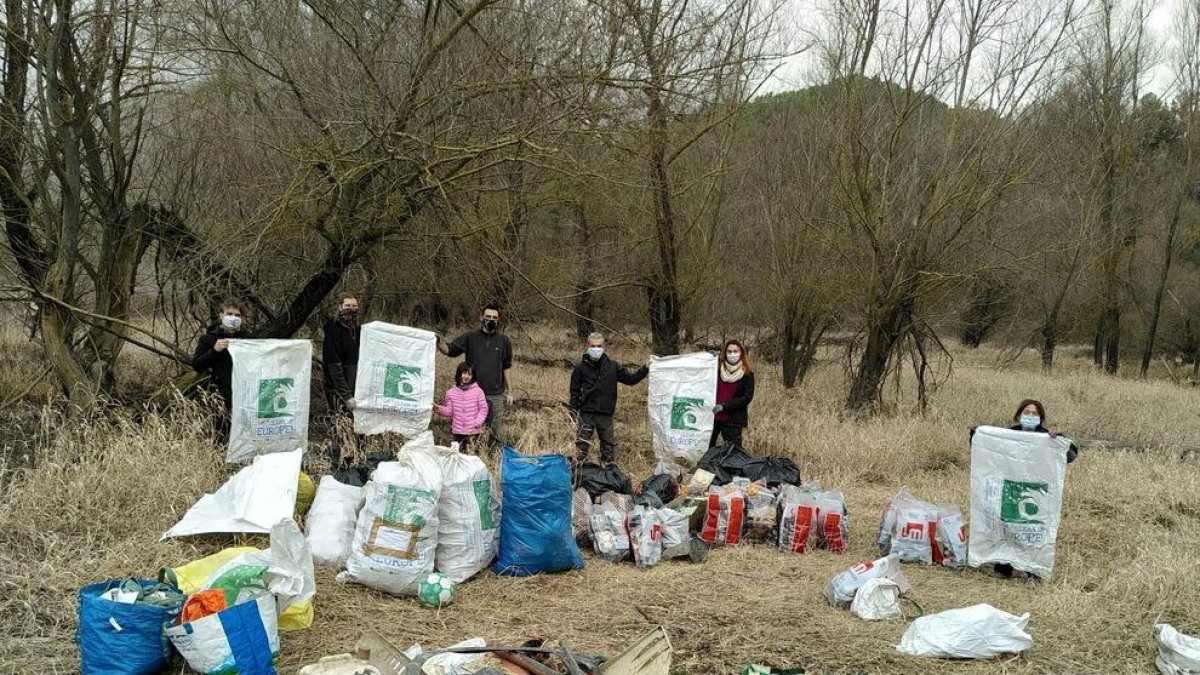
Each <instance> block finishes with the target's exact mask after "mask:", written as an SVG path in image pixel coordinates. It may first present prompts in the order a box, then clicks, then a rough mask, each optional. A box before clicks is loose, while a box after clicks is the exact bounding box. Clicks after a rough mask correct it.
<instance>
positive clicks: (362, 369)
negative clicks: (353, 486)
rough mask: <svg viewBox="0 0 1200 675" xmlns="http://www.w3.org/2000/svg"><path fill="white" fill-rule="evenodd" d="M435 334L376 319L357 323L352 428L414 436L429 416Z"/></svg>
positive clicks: (371, 432)
mask: <svg viewBox="0 0 1200 675" xmlns="http://www.w3.org/2000/svg"><path fill="white" fill-rule="evenodd" d="M436 352H437V336H436V335H434V334H433V333H431V332H429V331H427V330H421V329H419V328H409V327H407V326H396V325H394V324H390V323H384V322H382V321H372V322H370V323H366V324H363V327H362V337H361V342H360V343H359V349H358V371H357V375H356V377H355V381H354V400H355V402H356V404H357V405H355V407H354V432H355V433H358V434H382V433H385V432H389V431H394V432H397V433H401V434H404V435H405V436H415V435H417V434H419V433H421V432H422V431H425V430H426V429H428V428H429V419H430V417H431V415H432V414H433V389H434V379H433V368H434V360H435V356H436Z"/></svg>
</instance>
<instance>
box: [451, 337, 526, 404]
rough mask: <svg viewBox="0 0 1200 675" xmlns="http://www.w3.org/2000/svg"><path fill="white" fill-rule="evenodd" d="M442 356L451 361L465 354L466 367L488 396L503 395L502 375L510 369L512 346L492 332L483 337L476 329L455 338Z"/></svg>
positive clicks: (505, 338) (506, 339)
mask: <svg viewBox="0 0 1200 675" xmlns="http://www.w3.org/2000/svg"><path fill="white" fill-rule="evenodd" d="M446 352H447V353H446V355H447V356H449V357H450V358H454V357H456V356H459V355H461V354H466V356H467V359H466V360H467V363H469V364H471V368H472V369H473V370H474V371H475V381H476V382H477V383H479V388H480V389H482V390H483V393H484V394H487V395H488V396H496V395H498V394H503V393H504V392H505V386H504V371H506V370H508V369H509V368H512V342H510V341H509V339H508V336H507V335H505V334H503V333H501V332H499V331H496V332H495V333H485V332H483V330H482V329H479V328H476V329H475V330H472V331H467V332H466V333H463V334H462V335H459V336H458V337H457V338H455V339H454V342H451V343H450V344H449V345H446Z"/></svg>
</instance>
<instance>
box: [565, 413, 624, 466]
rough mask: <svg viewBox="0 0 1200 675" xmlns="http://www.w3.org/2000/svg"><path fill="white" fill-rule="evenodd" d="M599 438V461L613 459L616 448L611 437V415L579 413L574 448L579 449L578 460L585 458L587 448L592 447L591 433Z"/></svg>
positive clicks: (610, 460)
mask: <svg viewBox="0 0 1200 675" xmlns="http://www.w3.org/2000/svg"><path fill="white" fill-rule="evenodd" d="M593 433H594V434H595V435H596V436H598V437H599V438H600V461H602V462H604V463H605V464H608V463H610V462H612V461H614V459H615V457H616V454H617V449H616V441H615V440H614V438H613V416H612V415H599V414H597V413H579V428H578V430H577V432H576V433H575V448H576V449H577V450H578V451H579V461H580V462H583V461H584V460H585V459H587V456H588V450H590V449H591V447H592V434H593Z"/></svg>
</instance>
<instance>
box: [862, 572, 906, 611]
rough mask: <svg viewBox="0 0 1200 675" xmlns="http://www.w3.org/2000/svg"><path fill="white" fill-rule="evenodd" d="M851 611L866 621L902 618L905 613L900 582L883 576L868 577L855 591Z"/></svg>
mask: <svg viewBox="0 0 1200 675" xmlns="http://www.w3.org/2000/svg"><path fill="white" fill-rule="evenodd" d="M850 611H851V612H854V614H855V615H856V616H857V617H858V618H860V619H864V620H866V621H882V620H884V619H899V618H901V617H902V616H904V614H903V612H901V611H900V584H897V583H896V582H894V581H892V580H891V579H886V578H882V577H879V578H875V579H868V580H867V582H866V583H864V584H863V585H862V587H861V588H859V589H858V591H857V592H855V593H854V600H853V601H851V602H850Z"/></svg>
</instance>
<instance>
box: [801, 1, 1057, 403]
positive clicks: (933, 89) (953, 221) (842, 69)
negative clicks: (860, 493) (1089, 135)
mask: <svg viewBox="0 0 1200 675" xmlns="http://www.w3.org/2000/svg"><path fill="white" fill-rule="evenodd" d="M961 7H962V8H964V9H965V11H967V12H968V13H971V12H974V13H976V14H979V15H978V16H971V17H968V18H967V19H966V20H964V19H963V17H962V16H960V15H959V14H956V13H955V12H954V11H953V9H952V6H951V5H949V4H948V3H946V2H944V1H942V0H930V1H929V2H925V3H916V4H914V3H900V2H897V3H885V2H880V1H877V0H856V1H848V2H841V3H837V4H836V5H834V7H833V8H832V9H831V10H830V11H829V12H828V13H827V16H826V20H827V25H826V30H825V32H824V35H823V38H822V43H821V44H822V51H823V54H824V61H825V64H826V67H827V72H828V74H829V81H830V82H831V83H833V85H834V86H836V88H837V92H838V95H837V97H835V98H834V99H833V102H832V103H831V107H830V109H829V119H830V120H832V121H833V123H834V124H835V125H836V133H837V135H840V136H841V137H842V138H843V139H844V141H843V142H842V143H840V144H838V145H836V146H834V147H833V148H831V150H830V151H829V156H828V159H827V160H826V161H827V163H828V167H829V170H830V172H831V173H833V174H834V175H835V176H836V177H837V179H836V180H837V188H836V190H834V191H833V192H832V193H831V195H830V199H831V200H833V202H834V209H833V211H834V213H837V214H841V215H840V216H838V217H835V218H834V219H833V220H832V222H831V223H830V225H829V226H830V228H831V229H832V230H833V231H834V233H835V234H837V236H836V237H835V240H837V241H839V242H841V243H840V246H841V251H842V256H841V258H842V261H843V262H844V263H845V264H846V265H847V267H848V268H849V269H850V270H852V271H853V273H854V274H855V275H856V277H857V279H858V281H859V284H860V287H861V288H862V289H863V296H862V298H861V300H860V311H861V314H862V320H863V324H864V328H863V332H862V334H861V338H860V342H859V343H858V347H857V349H856V350H855V351H854V352H853V353H852V359H853V366H852V382H851V385H850V391H849V394H848V396H847V400H846V408H847V410H848V411H849V412H850V413H852V414H863V413H869V412H872V411H874V410H877V409H878V407H879V405H880V402H881V397H882V387H883V383H884V381H885V379H886V377H887V374H888V373H889V370H890V369H891V368H893V367H896V366H898V364H899V360H894V355H895V354H897V353H898V352H899V351H901V350H903V349H904V348H905V346H906V345H907V346H908V347H909V348H910V349H911V350H912V351H911V353H912V355H913V363H914V369H915V371H916V374H917V382H918V393H919V398H920V399H921V401H922V403H923V402H924V397H923V395H922V394H923V392H924V388H923V386H924V385H923V377H924V374H925V373H927V372H928V368H929V350H930V349H936V348H937V344H938V343H937V336H936V332H935V331H934V329H933V327H932V325H930V324H929V323H927V322H924V321H922V319H921V313H922V307H921V303H922V300H923V299H924V298H927V297H928V295H929V294H930V293H931V292H933V291H934V290H935V289H937V288H938V287H940V286H942V285H945V284H947V283H952V282H955V281H961V280H964V279H967V278H969V276H970V275H971V272H972V270H973V269H977V268H978V266H976V265H972V264H971V263H970V261H969V260H968V259H967V256H968V254H969V253H970V252H971V249H972V248H974V247H977V245H978V242H979V240H980V239H981V238H982V239H985V240H986V239H987V238H988V237H989V236H991V234H992V228H991V225H992V224H993V223H995V222H996V220H997V213H998V211H997V209H998V207H999V205H1000V204H1001V203H1002V201H1003V199H1004V198H1005V197H1006V196H1007V194H1008V193H1009V191H1010V190H1011V189H1012V188H1013V187H1014V186H1015V185H1017V184H1018V183H1019V182H1020V181H1021V180H1022V178H1023V176H1024V175H1025V174H1026V172H1027V171H1028V170H1029V168H1030V166H1031V165H1032V163H1033V162H1034V161H1035V159H1036V157H1037V149H1036V148H1035V147H1033V146H1032V144H1031V143H1030V138H1029V136H1028V134H1026V133H1025V128H1024V126H1023V121H1024V117H1023V111H1024V110H1025V109H1026V107H1027V105H1028V103H1030V102H1031V101H1032V100H1033V98H1034V97H1035V96H1036V95H1037V94H1039V93H1040V91H1041V89H1042V88H1043V87H1044V86H1045V84H1046V82H1047V80H1049V79H1050V77H1051V75H1052V69H1053V66H1054V63H1055V57H1056V55H1057V54H1058V52H1059V50H1060V47H1061V44H1062V41H1063V39H1064V36H1065V34H1066V30H1067V27H1068V26H1069V24H1070V21H1071V19H1072V16H1073V7H1072V6H1071V5H1069V4H1068V5H1060V6H1055V7H1047V6H1045V5H1041V4H1038V3H1032V2H1028V3H1027V2H1019V1H1014V2H1003V3H978V6H974V5H971V4H970V3H966V4H964V5H962V6H961ZM986 26H995V27H996V28H995V29H994V30H995V31H996V32H995V33H993V34H991V35H985V34H984V33H983V32H981V31H982V27H986ZM977 66H978V69H976V68H977ZM964 70H966V71H967V72H965V73H964V72H963V71H964ZM872 76H878V77H879V78H880V79H878V80H877V79H873V77H872ZM964 83H966V84H964ZM941 100H957V101H960V102H961V103H962V104H963V107H960V108H956V109H953V110H951V109H948V108H947V107H946V106H945V105H944V104H943V103H941V102H940V101H941Z"/></svg>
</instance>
